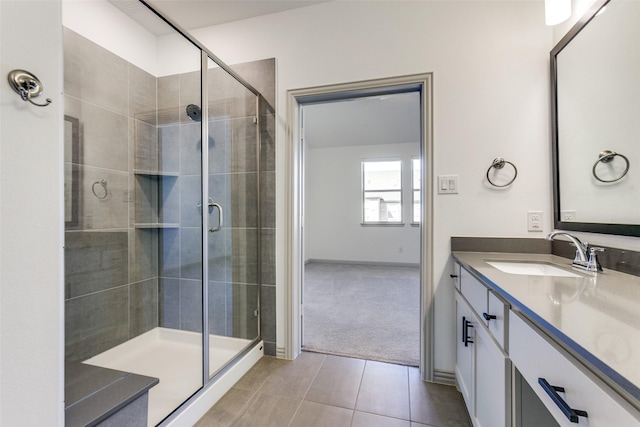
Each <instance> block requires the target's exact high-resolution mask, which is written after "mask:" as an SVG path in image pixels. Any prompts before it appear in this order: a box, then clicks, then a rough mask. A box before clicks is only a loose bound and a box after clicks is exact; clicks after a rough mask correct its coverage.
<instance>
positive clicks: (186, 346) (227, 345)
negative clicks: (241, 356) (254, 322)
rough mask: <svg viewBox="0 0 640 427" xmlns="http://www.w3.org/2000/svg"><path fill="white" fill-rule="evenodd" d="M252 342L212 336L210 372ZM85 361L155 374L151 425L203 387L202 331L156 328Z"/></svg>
mask: <svg viewBox="0 0 640 427" xmlns="http://www.w3.org/2000/svg"><path fill="white" fill-rule="evenodd" d="M250 343H251V341H250V340H247V339H242V338H231V337H225V336H220V335H210V336H209V373H210V374H213V373H215V372H216V371H218V370H219V369H221V368H222V367H224V366H225V365H226V364H227V363H228V362H229V361H230V360H231V359H233V358H234V357H235V356H236V355H237V354H238V353H239V352H240V351H242V350H243V349H244V348H245V347H247V346H248V345H249V344H250ZM83 363H86V364H89V365H94V366H101V367H103V368H109V369H116V370H119V371H125V372H132V373H135V374H139V375H146V376H149V377H155V378H158V379H159V380H160V383H159V384H158V385H156V386H155V387H153V388H152V389H151V390H149V419H148V425H149V426H155V425H156V424H158V423H159V422H160V421H162V419H164V418H165V417H166V416H168V415H169V414H170V413H171V412H173V411H174V410H175V409H176V408H177V407H178V406H180V405H181V404H182V403H183V402H184V401H185V400H187V399H188V398H189V397H190V396H191V395H192V394H194V393H195V392H196V391H198V389H200V388H201V387H202V334H201V333H197V332H189V331H180V330H177V329H168V328H154V329H152V330H150V331H148V332H145V333H144V334H142V335H139V336H137V337H135V338H133V339H131V340H129V341H127V342H125V343H122V344H120V345H118V346H116V347H114V348H112V349H109V350H107V351H105V352H103V353H100V354H98V355H97V356H94V357H92V358H90V359H87V360H85V361H84V362H83Z"/></svg>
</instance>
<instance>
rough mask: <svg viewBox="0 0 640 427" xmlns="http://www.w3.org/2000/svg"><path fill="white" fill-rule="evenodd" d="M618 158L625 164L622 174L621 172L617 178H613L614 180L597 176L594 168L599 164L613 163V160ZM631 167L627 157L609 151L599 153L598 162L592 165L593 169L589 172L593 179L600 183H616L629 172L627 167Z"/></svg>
mask: <svg viewBox="0 0 640 427" xmlns="http://www.w3.org/2000/svg"><path fill="white" fill-rule="evenodd" d="M616 156H618V157H621V158H622V160H624V161H625V163H626V167H625V169H624V172H622V174H620V176H619V177H617V178H614V179H602V178H600V177H599V176H598V174H597V173H596V167H598V164H599V163H604V164H607V163H610V162H612V161H613V159H614V158H615V157H616ZM630 166H631V163H630V162H629V159H628V158H627V156H625V155H622V154H620V153H616V152H615V151H611V150H604V151H601V152H600V154H598V160H597V161H596V162H595V163H594V165H593V169H592V170H591V172H592V173H593V176H594V177H595V179H597V180H598V181H600V182H616V181H620V180H621V179H622V178H624V176H625V175H626V174H627V172H629V167H630Z"/></svg>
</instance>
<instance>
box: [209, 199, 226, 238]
mask: <svg viewBox="0 0 640 427" xmlns="http://www.w3.org/2000/svg"><path fill="white" fill-rule="evenodd" d="M209 207H210V208H216V209H218V226H217V227H209V232H210V233H214V232H216V231H219V230H220V229H221V228H222V224H223V219H222V206H220V205H219V204H218V203H213V202H209Z"/></svg>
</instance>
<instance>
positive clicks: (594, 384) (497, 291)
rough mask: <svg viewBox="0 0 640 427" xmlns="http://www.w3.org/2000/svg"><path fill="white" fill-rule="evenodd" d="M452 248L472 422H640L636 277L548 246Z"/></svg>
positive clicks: (461, 382)
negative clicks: (596, 268)
mask: <svg viewBox="0 0 640 427" xmlns="http://www.w3.org/2000/svg"><path fill="white" fill-rule="evenodd" d="M452 255H453V258H454V260H455V262H456V263H455V272H454V273H453V274H452V277H453V278H454V279H455V288H456V290H455V316H456V331H457V332H456V334H457V340H456V368H455V375H456V381H457V384H458V387H459V389H460V391H461V393H462V395H463V397H464V400H465V403H466V405H467V409H468V411H469V415H470V416H471V419H472V422H473V425H474V426H476V427H479V426H482V427H497V426H501V427H502V426H504V427H507V426H514V427H515V426H518V427H520V426H522V427H528V426H573V425H588V426H590V427H602V426H606V427H613V426H615V427H632V426H640V364H639V363H638V361H640V314H639V313H638V310H637V307H638V306H639V304H640V277H637V276H632V275H629V274H624V273H620V272H617V271H614V270H608V269H606V270H605V272H604V273H588V272H582V271H579V270H577V269H573V268H571V260H569V259H566V258H562V257H558V256H555V255H551V254H522V253H498V252H461V251H454V252H453V253H452Z"/></svg>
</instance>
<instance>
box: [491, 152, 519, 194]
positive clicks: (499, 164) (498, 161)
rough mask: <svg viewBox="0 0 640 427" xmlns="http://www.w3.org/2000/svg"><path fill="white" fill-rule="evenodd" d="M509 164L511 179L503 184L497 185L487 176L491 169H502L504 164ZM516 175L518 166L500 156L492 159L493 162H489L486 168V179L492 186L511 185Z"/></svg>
mask: <svg viewBox="0 0 640 427" xmlns="http://www.w3.org/2000/svg"><path fill="white" fill-rule="evenodd" d="M507 163H508V164H510V165H511V167H513V172H514V174H513V178H511V181H509V182H507V183H506V184H503V185H498V184H496V183H494V182H493V181H491V178H490V177H489V172H491V169H492V168H494V169H502V168H503V167H504V165H506V164H507ZM517 176H518V168H516V165H514V164H513V163H511V162H509V161H507V160H505V159H503V158H502V157H496V158H495V159H493V162H492V163H491V166H489V169H487V181H489V184H491V185H493V186H494V187H507V186H509V185H511V184H512V183H513V181H515V180H516V177H517Z"/></svg>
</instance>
